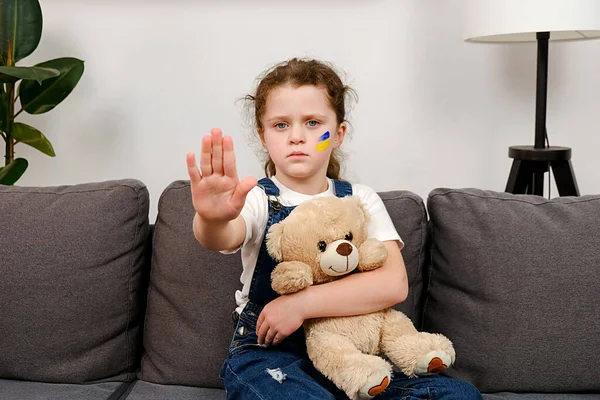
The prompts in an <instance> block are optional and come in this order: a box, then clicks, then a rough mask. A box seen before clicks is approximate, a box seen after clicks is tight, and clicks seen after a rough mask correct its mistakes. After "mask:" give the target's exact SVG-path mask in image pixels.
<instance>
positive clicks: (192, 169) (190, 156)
mask: <svg viewBox="0 0 600 400" xmlns="http://www.w3.org/2000/svg"><path fill="white" fill-rule="evenodd" d="M186 162H187V169H188V175H189V176H190V182H191V183H192V185H195V184H197V183H198V182H200V179H201V178H202V176H201V175H200V171H199V170H198V166H197V165H196V155H195V154H194V153H187V155H186Z"/></svg>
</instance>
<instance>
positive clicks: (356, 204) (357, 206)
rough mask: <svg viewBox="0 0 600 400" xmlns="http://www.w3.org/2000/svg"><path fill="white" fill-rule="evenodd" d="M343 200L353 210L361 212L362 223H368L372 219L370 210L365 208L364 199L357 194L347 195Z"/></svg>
mask: <svg viewBox="0 0 600 400" xmlns="http://www.w3.org/2000/svg"><path fill="white" fill-rule="evenodd" d="M342 201H343V202H344V205H345V206H346V207H347V208H349V209H351V210H353V212H355V211H354V210H357V211H358V212H359V213H360V216H361V217H362V218H361V221H359V222H360V225H363V224H364V225H368V224H369V222H370V220H371V216H370V214H369V212H368V211H367V209H366V208H365V205H364V204H363V202H362V200H361V199H360V198H359V197H357V196H346V197H343V198H342Z"/></svg>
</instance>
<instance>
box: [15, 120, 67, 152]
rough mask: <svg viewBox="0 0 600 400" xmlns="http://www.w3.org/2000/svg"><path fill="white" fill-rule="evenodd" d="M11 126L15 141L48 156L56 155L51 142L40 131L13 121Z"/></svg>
mask: <svg viewBox="0 0 600 400" xmlns="http://www.w3.org/2000/svg"><path fill="white" fill-rule="evenodd" d="M12 128H13V130H12V135H13V137H14V138H15V140H16V141H17V142H21V143H25V144H28V145H30V146H31V147H33V148H34V149H37V150H39V151H41V152H42V153H44V154H46V155H49V156H50V157H54V156H56V153H54V148H53V147H52V144H51V143H50V141H49V140H48V139H47V138H46V136H44V134H43V133H42V132H40V131H38V130H37V129H35V128H34V127H32V126H29V125H26V124H22V123H20V122H15V123H14V124H13V126H12Z"/></svg>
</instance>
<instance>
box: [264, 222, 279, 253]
mask: <svg viewBox="0 0 600 400" xmlns="http://www.w3.org/2000/svg"><path fill="white" fill-rule="evenodd" d="M282 239H283V223H281V222H279V223H277V224H273V225H271V227H270V228H269V231H268V232H267V251H268V252H269V255H270V256H271V257H273V259H274V260H275V261H277V262H281V261H283V255H282V252H281V247H282V243H281V240H282Z"/></svg>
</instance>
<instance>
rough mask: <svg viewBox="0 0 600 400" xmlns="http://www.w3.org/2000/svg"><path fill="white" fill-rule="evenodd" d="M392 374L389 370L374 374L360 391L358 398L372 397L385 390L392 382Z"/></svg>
mask: <svg viewBox="0 0 600 400" xmlns="http://www.w3.org/2000/svg"><path fill="white" fill-rule="evenodd" d="M391 379H392V376H391V374H390V373H389V372H387V371H385V373H383V374H382V373H375V374H372V375H371V376H370V377H369V379H367V383H366V384H365V385H364V386H363V387H362V389H361V390H360V391H359V392H358V397H357V398H358V399H372V398H373V397H375V396H377V395H378V394H380V393H381V392H383V391H384V390H385V389H387V387H388V386H389V384H390V381H391Z"/></svg>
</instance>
